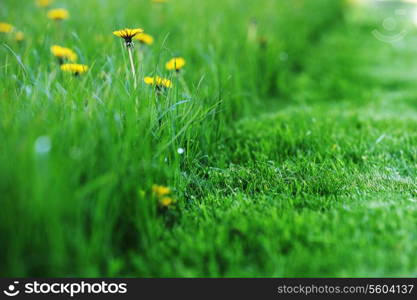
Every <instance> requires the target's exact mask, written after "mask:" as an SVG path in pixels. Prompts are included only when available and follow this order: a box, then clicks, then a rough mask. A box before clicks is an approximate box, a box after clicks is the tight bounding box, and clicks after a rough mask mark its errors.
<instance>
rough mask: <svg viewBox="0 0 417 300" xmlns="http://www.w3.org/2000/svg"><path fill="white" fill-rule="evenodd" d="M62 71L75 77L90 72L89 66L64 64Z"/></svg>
mask: <svg viewBox="0 0 417 300" xmlns="http://www.w3.org/2000/svg"><path fill="white" fill-rule="evenodd" d="M61 70H62V71H64V72H68V73H72V74H74V75H81V74H84V73H85V72H87V71H88V66H86V65H80V64H63V65H62V66H61Z"/></svg>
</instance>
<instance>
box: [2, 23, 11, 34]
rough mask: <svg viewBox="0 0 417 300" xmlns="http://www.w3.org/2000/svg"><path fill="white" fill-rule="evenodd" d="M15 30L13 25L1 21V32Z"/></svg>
mask: <svg viewBox="0 0 417 300" xmlns="http://www.w3.org/2000/svg"><path fill="white" fill-rule="evenodd" d="M12 31H13V25H11V24H9V23H2V22H0V33H10V32H12Z"/></svg>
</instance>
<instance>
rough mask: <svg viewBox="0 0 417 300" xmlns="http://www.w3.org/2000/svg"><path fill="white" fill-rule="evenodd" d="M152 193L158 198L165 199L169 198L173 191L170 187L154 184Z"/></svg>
mask: <svg viewBox="0 0 417 300" xmlns="http://www.w3.org/2000/svg"><path fill="white" fill-rule="evenodd" d="M152 192H153V193H154V194H155V195H156V196H157V197H164V196H167V195H169V194H170V193H171V189H170V188H169V187H166V186H163V185H156V184H154V185H153V186H152Z"/></svg>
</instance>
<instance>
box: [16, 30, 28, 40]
mask: <svg viewBox="0 0 417 300" xmlns="http://www.w3.org/2000/svg"><path fill="white" fill-rule="evenodd" d="M14 39H15V40H16V41H17V42H23V41H24V39H25V34H24V33H23V32H21V31H18V32H16V34H15V36H14Z"/></svg>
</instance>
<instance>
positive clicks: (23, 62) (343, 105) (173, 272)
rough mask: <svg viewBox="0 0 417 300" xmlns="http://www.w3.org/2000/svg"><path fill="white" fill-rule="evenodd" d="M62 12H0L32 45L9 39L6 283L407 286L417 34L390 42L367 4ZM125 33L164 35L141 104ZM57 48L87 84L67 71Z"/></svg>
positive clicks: (177, 5) (148, 59) (77, 0)
mask: <svg viewBox="0 0 417 300" xmlns="http://www.w3.org/2000/svg"><path fill="white" fill-rule="evenodd" d="M398 3H399V2H396V3H395V5H399V4H398ZM404 5H405V4H404ZM53 7H62V8H66V9H68V10H69V12H70V15H71V16H70V19H69V20H67V21H64V22H62V23H60V24H56V23H54V22H52V21H50V20H48V19H47V18H46V17H45V15H46V11H45V10H44V9H41V8H38V7H36V5H35V4H34V2H32V1H29V0H25V1H15V0H2V2H1V3H0V21H5V22H10V23H12V24H13V25H14V26H16V27H17V28H18V29H19V30H22V31H23V32H24V33H25V37H26V38H25V40H24V42H23V43H18V42H16V41H14V40H13V38H12V37H10V36H7V35H1V36H0V39H1V44H2V47H1V49H0V53H1V56H0V99H1V100H0V140H1V145H0V195H1V196H0V199H1V200H0V201H1V208H2V209H1V210H0V238H1V245H2V250H1V251H0V275H2V276H88V277H94V276H137V277H158V276H165V277H177V276H187V277H188V276H210V277H215V276H245V277H246V276H249V277H253V276H255V277H261V276H411V275H413V274H415V273H416V271H417V270H416V269H417V260H416V258H415V255H414V253H415V251H416V250H417V238H416V234H415V226H416V223H417V213H416V211H415V202H416V201H417V200H416V191H417V189H416V184H415V179H416V158H417V153H416V147H415V144H416V137H417V136H416V132H417V131H416V125H415V124H416V123H415V105H416V100H415V99H416V98H415V95H416V87H415V86H414V83H413V82H414V78H415V77H414V75H415V73H416V71H415V70H417V69H413V67H414V68H415V67H416V63H415V59H414V52H413V49H414V48H413V47H415V46H416V45H417V40H416V38H415V36H414V35H413V34H414V33H415V32H414V30H413V31H411V32H410V33H409V34H408V35H407V37H405V38H404V39H402V40H401V41H399V42H398V43H396V44H395V45H391V44H386V43H383V42H381V41H379V40H377V39H375V38H374V37H373V36H372V34H371V32H372V30H374V29H375V28H378V26H380V24H379V23H378V22H379V21H380V19H379V16H378V15H376V14H372V13H373V12H375V11H376V10H375V8H373V7H371V8H370V7H366V6H361V5H359V4H358V2H357V1H356V2H355V1H342V0H314V1H313V0H296V1H295V0H294V1H271V0H259V1H249V0H240V1H237V0H223V1H221V3H219V2H217V1H192V0H176V1H167V2H166V3H160V4H156V3H152V2H151V1H148V0H130V1H127V0H120V1H111V0H90V1H81V0H71V1H64V0H56V1H55V3H54V4H53ZM406 7H407V8H409V7H411V6H406ZM383 12H384V13H387V14H390V13H391V12H392V10H391V8H385V9H383ZM403 21H404V22H405V23H406V22H409V21H407V20H403ZM124 27H133V28H134V27H142V28H144V29H145V31H146V32H147V33H149V34H151V35H153V36H154V37H155V44H154V45H152V46H149V47H142V51H143V52H144V61H143V62H142V63H141V64H140V65H138V77H139V80H140V85H139V88H138V89H137V90H135V89H134V88H133V84H132V82H131V74H130V73H129V68H128V61H127V52H126V50H125V49H124V48H123V45H122V42H121V41H120V40H119V39H117V38H116V37H114V36H112V34H111V33H112V31H114V30H116V29H120V28H124ZM53 44H58V45H62V46H66V47H70V48H72V49H75V51H76V52H77V54H78V56H79V61H80V62H81V63H84V64H88V65H89V66H90V68H91V69H90V71H89V72H88V73H87V74H85V75H84V76H82V77H71V76H68V75H66V74H62V73H61V72H60V71H59V68H58V66H57V64H56V61H55V59H54V58H53V57H52V55H51V54H50V46H52V45H53ZM138 50H139V47H136V50H135V51H138ZM174 56H183V57H184V58H185V59H186V60H187V65H186V68H185V71H184V73H183V74H184V79H185V81H186V83H187V85H188V87H189V89H190V93H189V94H188V93H187V92H186V90H185V89H184V87H183V86H182V85H181V83H180V82H179V81H178V78H177V77H175V76H174V75H173V74H172V73H169V72H167V71H166V70H165V69H164V64H165V62H166V61H167V60H168V59H170V58H172V57H174ZM136 58H137V57H135V59H136ZM136 62H137V60H136ZM148 75H161V76H165V77H168V78H171V79H172V80H173V83H174V87H173V88H172V89H170V90H169V91H167V92H166V93H165V94H163V95H160V94H157V93H155V92H154V91H153V89H152V88H150V87H149V86H145V85H144V83H143V80H142V78H143V77H144V76H148ZM180 148H181V149H184V150H185V152H184V153H183V154H179V153H178V149H180ZM153 184H161V185H166V186H169V187H171V188H172V190H173V195H174V197H175V199H176V200H177V202H176V204H175V205H173V206H172V207H170V208H169V209H160V208H158V205H157V200H156V199H155V198H154V197H153V196H152V192H151V187H152V185H153Z"/></svg>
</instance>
